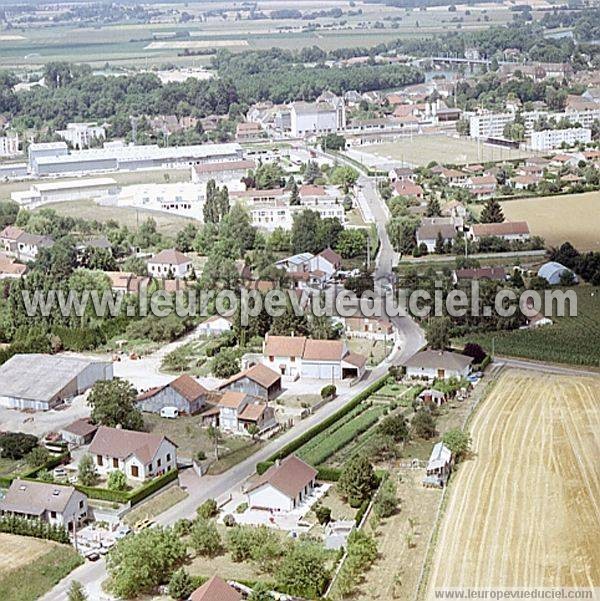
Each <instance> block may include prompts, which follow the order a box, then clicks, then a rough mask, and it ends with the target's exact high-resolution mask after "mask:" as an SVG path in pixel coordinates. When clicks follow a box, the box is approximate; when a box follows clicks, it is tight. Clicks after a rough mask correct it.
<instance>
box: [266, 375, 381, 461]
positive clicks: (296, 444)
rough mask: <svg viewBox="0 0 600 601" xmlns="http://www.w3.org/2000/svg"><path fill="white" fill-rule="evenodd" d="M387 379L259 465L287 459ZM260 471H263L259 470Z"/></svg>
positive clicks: (360, 394) (376, 389)
mask: <svg viewBox="0 0 600 601" xmlns="http://www.w3.org/2000/svg"><path fill="white" fill-rule="evenodd" d="M386 380H387V375H385V376H382V377H381V378H379V380H376V381H375V382H373V384H371V385H370V386H368V387H367V388H365V389H364V390H363V391H362V392H360V393H359V394H357V395H356V396H355V397H354V398H353V399H352V400H351V401H349V402H348V403H346V404H345V405H344V406H343V407H342V408H341V409H338V410H337V411H336V412H335V413H333V414H332V415H330V416H329V417H328V418H327V419H325V420H323V421H322V422H321V423H320V424H317V425H316V426H314V427H312V428H311V429H310V430H307V431H306V432H305V433H304V434H302V435H300V436H298V438H295V439H294V440H292V442H290V443H288V444H286V445H285V446H284V447H283V448H281V449H280V450H279V451H278V452H277V453H274V454H273V455H271V456H270V457H269V458H268V459H267V461H264V462H262V463H261V464H259V465H261V467H264V465H265V464H267V463H271V464H273V463H275V461H277V460H278V459H279V460H281V459H285V458H286V457H287V456H288V455H291V454H292V453H294V452H295V451H297V450H298V449H299V448H300V447H301V446H303V445H305V444H306V443H307V442H308V441H309V440H311V439H312V438H313V437H315V436H316V435H317V434H319V433H320V432H323V430H326V429H327V428H329V427H330V426H332V425H333V424H335V422H337V421H338V420H339V419H341V418H342V417H344V416H345V415H346V414H347V413H349V412H350V411H352V410H353V409H354V408H355V407H358V405H359V404H360V403H362V402H363V401H365V400H366V399H368V398H369V397H370V396H371V395H372V394H374V393H375V392H377V391H378V390H379V389H380V388H381V387H383V386H384V385H385V382H386ZM268 467H269V466H267V468H264V469H263V472H264V471H265V470H266V469H268ZM257 471H258V465H257ZM259 473H262V472H259Z"/></svg>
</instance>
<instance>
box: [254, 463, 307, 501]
mask: <svg viewBox="0 0 600 601" xmlns="http://www.w3.org/2000/svg"><path fill="white" fill-rule="evenodd" d="M316 478H317V470H316V469H314V468H313V467H311V466H310V465H308V464H307V463H305V462H304V461H302V460H301V459H298V457H296V456H295V455H290V456H289V457H286V458H285V459H284V460H283V461H281V462H280V463H279V462H278V463H277V464H275V465H273V466H272V467H270V468H269V469H268V470H267V471H266V472H265V473H264V474H262V476H259V477H258V479H257V480H256V482H254V484H252V485H251V486H250V487H249V488H248V489H247V490H246V498H247V503H248V507H251V508H254V509H266V510H268V511H292V510H293V509H295V508H296V507H298V505H300V504H301V503H302V502H303V501H304V500H305V499H306V498H307V497H308V496H309V495H311V494H312V492H313V490H314V488H315V482H316Z"/></svg>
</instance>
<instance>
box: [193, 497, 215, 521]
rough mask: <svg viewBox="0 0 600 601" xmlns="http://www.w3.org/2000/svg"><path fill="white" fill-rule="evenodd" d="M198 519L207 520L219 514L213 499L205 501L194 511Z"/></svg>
mask: <svg viewBox="0 0 600 601" xmlns="http://www.w3.org/2000/svg"><path fill="white" fill-rule="evenodd" d="M196 513H197V514H198V517H200V518H202V519H205V520H208V519H210V518H213V517H215V516H216V515H217V514H218V513H219V508H218V507H217V502H216V501H215V500H214V499H207V500H206V501H204V503H202V505H200V506H199V507H198V508H197V509H196Z"/></svg>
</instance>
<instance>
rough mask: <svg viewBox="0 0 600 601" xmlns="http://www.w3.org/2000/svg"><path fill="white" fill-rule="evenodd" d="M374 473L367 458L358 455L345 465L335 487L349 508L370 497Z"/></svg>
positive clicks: (374, 482)
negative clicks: (346, 501)
mask: <svg viewBox="0 0 600 601" xmlns="http://www.w3.org/2000/svg"><path fill="white" fill-rule="evenodd" d="M375 484H376V480H375V472H374V471H373V466H372V465H371V462H370V461H369V459H368V458H367V457H365V456H364V455H358V456H356V457H353V458H352V459H350V460H349V461H348V463H346V465H345V467H344V469H343V470H342V473H341V475H340V479H339V480H338V483H337V486H338V490H339V491H340V493H341V494H342V495H343V496H344V498H346V499H347V500H348V503H349V504H350V506H351V507H358V506H359V505H360V504H361V503H362V502H363V501H365V500H366V499H368V498H369V497H370V496H371V492H372V491H373V488H374V487H375Z"/></svg>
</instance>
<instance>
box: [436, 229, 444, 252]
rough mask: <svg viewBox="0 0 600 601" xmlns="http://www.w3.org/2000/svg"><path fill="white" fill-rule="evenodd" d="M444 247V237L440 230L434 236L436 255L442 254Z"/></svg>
mask: <svg viewBox="0 0 600 601" xmlns="http://www.w3.org/2000/svg"><path fill="white" fill-rule="evenodd" d="M444 249H445V247H444V237H443V236H442V232H438V233H437V236H436V238H435V253H436V254H438V255H443V254H444Z"/></svg>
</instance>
